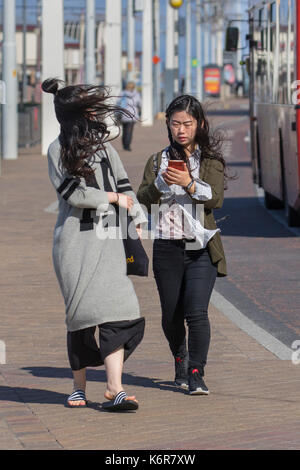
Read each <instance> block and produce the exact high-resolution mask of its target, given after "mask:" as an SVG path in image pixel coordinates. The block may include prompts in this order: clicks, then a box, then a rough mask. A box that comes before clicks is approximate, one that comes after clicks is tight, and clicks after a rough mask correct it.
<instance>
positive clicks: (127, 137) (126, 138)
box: [122, 121, 134, 150]
mask: <svg viewBox="0 0 300 470" xmlns="http://www.w3.org/2000/svg"><path fill="white" fill-rule="evenodd" d="M122 127H123V134H122V144H123V148H124V149H127V150H129V149H130V144H131V141H132V135H133V127H134V122H132V121H130V122H124V123H123V124H122Z"/></svg>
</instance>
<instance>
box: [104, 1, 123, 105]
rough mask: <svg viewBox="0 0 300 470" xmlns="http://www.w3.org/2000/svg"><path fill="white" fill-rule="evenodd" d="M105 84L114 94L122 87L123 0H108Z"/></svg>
mask: <svg viewBox="0 0 300 470" xmlns="http://www.w3.org/2000/svg"><path fill="white" fill-rule="evenodd" d="M105 26H106V27H105V78H104V83H105V85H107V86H109V87H110V88H111V93H112V95H113V96H118V95H119V94H120V92H121V89H122V69H121V61H122V49H121V44H122V4H121V0H114V1H113V2H112V0H106V25H105Z"/></svg>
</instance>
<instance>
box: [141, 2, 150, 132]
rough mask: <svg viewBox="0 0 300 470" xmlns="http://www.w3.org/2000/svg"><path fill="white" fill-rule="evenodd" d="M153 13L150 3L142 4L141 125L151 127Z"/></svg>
mask: <svg viewBox="0 0 300 470" xmlns="http://www.w3.org/2000/svg"><path fill="white" fill-rule="evenodd" d="M152 15H153V11H152V2H150V1H147V2H145V3H144V11H143V65H142V67H143V68H142V75H143V78H142V80H143V82H142V125H143V126H152V125H153V73H152V67H153V62H152V57H153V43H152V38H153V17H152ZM149 38H150V40H149Z"/></svg>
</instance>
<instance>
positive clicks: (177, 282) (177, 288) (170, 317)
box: [153, 239, 217, 375]
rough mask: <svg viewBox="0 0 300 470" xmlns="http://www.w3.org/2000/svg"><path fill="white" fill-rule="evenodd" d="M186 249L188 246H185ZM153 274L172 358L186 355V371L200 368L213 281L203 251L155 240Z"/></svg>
mask: <svg viewBox="0 0 300 470" xmlns="http://www.w3.org/2000/svg"><path fill="white" fill-rule="evenodd" d="M189 247H190V244H189ZM153 272H154V276H155V280H156V284H157V288H158V292H159V296H160V302H161V308H162V328H163V331H164V334H165V336H166V338H167V340H168V342H169V346H170V349H171V352H172V354H173V356H174V357H183V356H184V355H185V354H186V353H187V344H186V343H187V342H186V328H185V321H186V323H187V327H188V353H189V369H198V370H199V372H200V374H201V375H204V367H205V365H206V362H207V355H208V350H209V344H210V336H211V334H210V322H209V318H208V305H209V301H210V297H211V294H212V290H213V287H214V284H215V281H216V277H217V266H216V265H214V264H212V261H211V258H210V255H209V252H208V250H207V248H204V249H201V250H190V249H186V243H185V241H183V240H161V239H159V240H155V241H154V247H153Z"/></svg>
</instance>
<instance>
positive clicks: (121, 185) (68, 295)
mask: <svg viewBox="0 0 300 470" xmlns="http://www.w3.org/2000/svg"><path fill="white" fill-rule="evenodd" d="M106 151H107V153H108V156H109V160H110V163H111V166H112V169H113V173H114V177H115V180H116V182H117V186H118V187H117V188H116V185H115V181H114V178H113V177H112V175H111V172H110V171H105V172H103V170H102V168H103V163H105V162H103V160H106V156H105V153H104V152H103V153H102V152H99V153H97V154H95V155H94V156H93V158H92V159H90V160H89V162H88V164H89V165H90V166H91V167H92V168H93V169H95V178H94V182H93V184H89V185H87V184H86V181H85V179H84V178H75V177H72V176H70V175H69V174H67V173H66V172H65V171H63V170H62V169H61V166H60V163H59V162H60V143H59V140H58V139H56V140H55V141H54V142H53V143H52V144H51V145H50V147H49V149H48V168H49V176H50V180H51V182H52V184H53V186H54V188H55V189H56V191H57V196H58V201H59V214H58V218H57V222H56V225H55V228H54V241H53V264H54V269H55V272H56V275H57V279H58V282H59V286H60V289H61V292H62V294H63V297H64V300H65V306H66V325H67V330H68V331H77V330H81V329H84V328H88V327H91V326H95V325H99V324H101V323H106V322H111V321H121V320H135V319H137V318H139V317H140V309H139V303H138V299H137V297H136V294H135V291H134V288H133V284H132V282H131V280H130V279H129V278H128V277H127V275H126V259H125V252H124V247H123V241H122V239H120V238H117V239H113V238H103V237H102V239H101V237H98V236H97V233H98V232H97V228H99V227H97V223H98V222H99V220H100V222H101V220H103V221H104V220H106V221H108V220H109V217H111V216H109V215H107V214H109V213H110V212H112V213H114V214H115V209H114V206H112V205H111V204H109V202H108V196H107V192H106V191H104V190H103V188H104V178H106V179H107V178H108V180H109V183H110V185H111V186H112V189H113V191H118V192H122V193H124V194H127V195H129V196H131V197H132V198H133V199H134V201H135V214H136V215H135V216H134V222H135V224H136V225H137V224H139V223H145V222H146V221H147V220H146V218H145V215H144V212H143V210H142V208H141V206H140V205H139V203H138V201H137V199H136V196H135V194H134V193H133V191H132V188H131V186H130V183H129V180H128V176H127V174H126V171H125V170H124V167H123V165H122V162H121V160H120V158H119V155H118V153H117V152H116V150H115V149H114V148H113V147H112V145H111V144H106ZM101 162H102V166H101ZM104 173H105V174H104ZM99 188H100V189H99ZM101 188H102V189H101ZM102 217H104V219H102ZM108 225H109V222H108Z"/></svg>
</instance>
